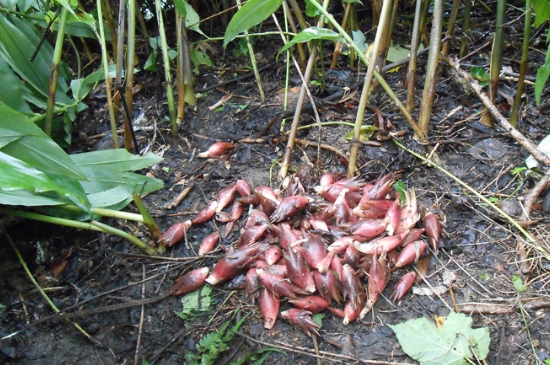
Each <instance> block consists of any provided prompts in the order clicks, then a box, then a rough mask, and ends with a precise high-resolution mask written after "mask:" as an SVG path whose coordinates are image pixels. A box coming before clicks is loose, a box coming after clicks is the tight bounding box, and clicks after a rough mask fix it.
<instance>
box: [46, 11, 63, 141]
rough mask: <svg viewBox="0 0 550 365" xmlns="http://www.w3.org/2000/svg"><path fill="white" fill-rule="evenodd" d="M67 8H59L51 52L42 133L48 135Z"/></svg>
mask: <svg viewBox="0 0 550 365" xmlns="http://www.w3.org/2000/svg"><path fill="white" fill-rule="evenodd" d="M68 12H69V11H68V10H67V8H65V7H62V8H61V15H60V17H59V29H58V30H57V38H56V40H55V49H54V52H53V60H52V69H51V75H50V87H49V90H48V103H47V104H46V120H45V122H44V133H46V134H47V135H48V136H49V135H51V134H52V124H53V114H54V109H55V93H56V91H57V77H58V76H59V64H60V63H61V52H62V51H63V42H64V41H65V25H66V24H67V14H68Z"/></svg>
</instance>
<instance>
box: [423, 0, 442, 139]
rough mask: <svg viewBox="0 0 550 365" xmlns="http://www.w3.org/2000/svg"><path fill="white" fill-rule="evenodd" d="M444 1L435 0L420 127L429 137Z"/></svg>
mask: <svg viewBox="0 0 550 365" xmlns="http://www.w3.org/2000/svg"><path fill="white" fill-rule="evenodd" d="M444 3H445V2H444V0H434V13H433V20H432V32H431V35H430V52H429V53H428V66H427V69H426V79H425V80H424V92H423V94H422V105H421V106H420V116H419V117H418V125H419V127H420V129H421V130H422V132H423V133H424V134H425V135H427V134H428V129H429V127H430V117H431V116H432V109H433V101H434V95H435V82H436V81H437V69H438V66H439V50H440V48H441V32H442V30H443V6H444V5H445V4H444Z"/></svg>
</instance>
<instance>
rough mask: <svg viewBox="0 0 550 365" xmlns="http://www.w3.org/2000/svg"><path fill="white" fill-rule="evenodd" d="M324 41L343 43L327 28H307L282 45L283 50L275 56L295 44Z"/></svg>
mask: <svg viewBox="0 0 550 365" xmlns="http://www.w3.org/2000/svg"><path fill="white" fill-rule="evenodd" d="M317 39H318V40H325V41H335V42H336V41H340V42H345V39H344V38H343V37H342V36H341V35H340V34H338V33H336V32H335V31H333V30H330V29H327V28H319V27H309V28H307V29H304V30H303V31H301V32H300V33H298V34H296V35H295V36H294V38H292V40H290V42H288V43H287V44H285V45H284V47H283V48H281V50H280V51H279V53H277V56H279V55H280V54H281V52H284V51H286V50H287V49H289V48H290V47H292V46H293V45H295V44H296V43H305V42H309V41H312V40H317Z"/></svg>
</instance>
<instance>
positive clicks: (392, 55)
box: [386, 46, 411, 62]
mask: <svg viewBox="0 0 550 365" xmlns="http://www.w3.org/2000/svg"><path fill="white" fill-rule="evenodd" d="M410 53H411V51H410V50H409V49H407V48H403V47H399V46H391V47H390V48H389V49H388V55H387V56H386V60H388V61H389V62H397V61H400V60H402V59H404V58H407V57H409V55H410Z"/></svg>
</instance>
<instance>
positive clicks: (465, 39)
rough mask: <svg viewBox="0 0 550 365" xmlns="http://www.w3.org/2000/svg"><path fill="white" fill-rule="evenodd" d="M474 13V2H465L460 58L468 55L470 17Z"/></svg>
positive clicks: (466, 0)
mask: <svg viewBox="0 0 550 365" xmlns="http://www.w3.org/2000/svg"><path fill="white" fill-rule="evenodd" d="M471 13H472V2H471V1H468V0H465V1H464V15H463V17H462V39H461V40H460V53H459V55H460V58H462V57H464V56H465V55H466V52H467V51H468V43H469V41H470V37H469V33H470V15H471Z"/></svg>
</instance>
